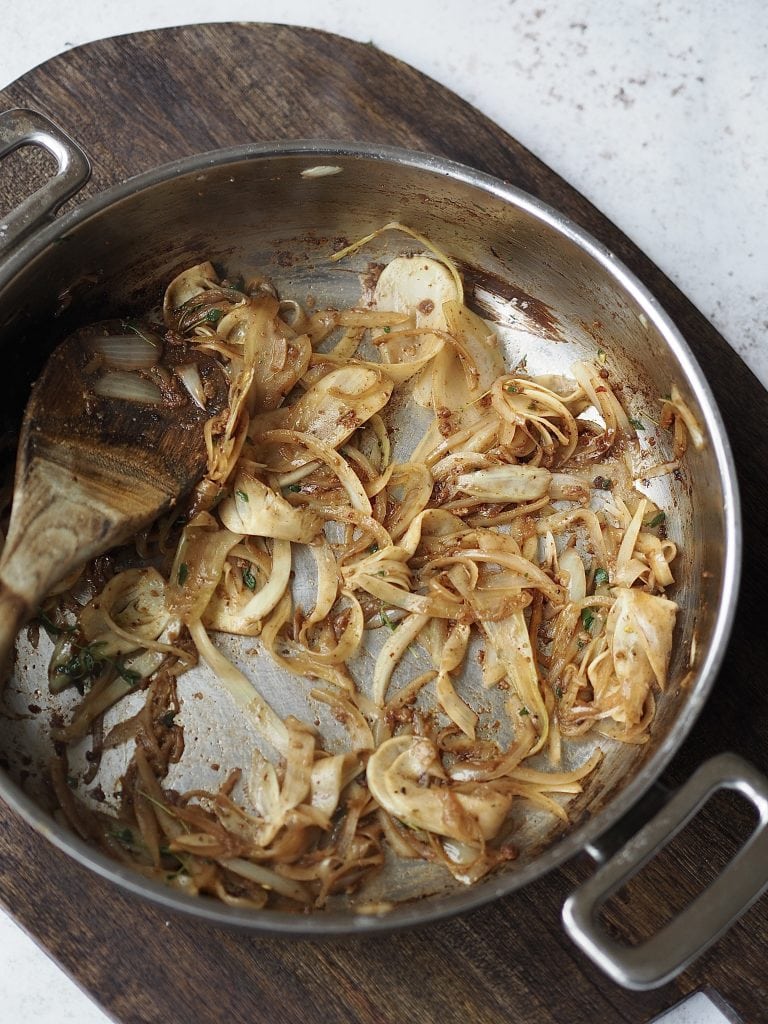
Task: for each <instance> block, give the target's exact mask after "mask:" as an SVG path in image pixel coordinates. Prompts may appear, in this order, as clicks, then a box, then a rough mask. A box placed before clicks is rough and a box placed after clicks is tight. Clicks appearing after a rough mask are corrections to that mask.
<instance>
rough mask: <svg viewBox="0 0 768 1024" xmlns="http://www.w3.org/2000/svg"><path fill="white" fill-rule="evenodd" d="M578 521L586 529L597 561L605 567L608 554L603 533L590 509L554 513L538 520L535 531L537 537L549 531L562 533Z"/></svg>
mask: <svg viewBox="0 0 768 1024" xmlns="http://www.w3.org/2000/svg"><path fill="white" fill-rule="evenodd" d="M578 521H581V522H582V523H584V526H585V527H586V528H587V533H588V534H589V539H590V541H591V542H592V547H593V549H594V554H595V555H596V556H597V559H598V561H599V562H600V564H601V565H606V564H607V561H608V552H607V550H606V547H605V539H604V537H603V531H602V529H601V527H600V521H599V520H598V518H597V516H596V515H595V513H594V512H592V511H591V510H590V509H587V508H576V509H570V510H568V511H565V512H555V513H554V514H553V515H551V516H546V517H545V518H543V519H540V520H539V521H538V523H537V524H536V531H537V533H538V534H539V536H542V535H544V534H545V533H546V532H547V531H548V530H551V531H552V533H562V532H563V531H564V530H566V529H567V528H568V527H569V526H572V525H573V524H574V523H575V522H578Z"/></svg>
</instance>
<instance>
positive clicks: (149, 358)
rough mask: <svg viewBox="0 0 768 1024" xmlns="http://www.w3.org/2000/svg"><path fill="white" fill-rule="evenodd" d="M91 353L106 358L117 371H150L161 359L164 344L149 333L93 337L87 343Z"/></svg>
mask: <svg viewBox="0 0 768 1024" xmlns="http://www.w3.org/2000/svg"><path fill="white" fill-rule="evenodd" d="M85 345H86V347H87V348H88V350H89V351H90V352H94V353H95V354H96V355H100V356H103V357H104V362H105V363H106V364H107V366H113V367H114V368H115V369H117V370H148V369H149V368H150V367H151V366H154V365H155V363H156V362H157V361H158V359H159V358H160V354H161V352H162V342H161V341H160V339H159V338H158V337H157V335H156V334H151V333H150V332H149V331H146V332H143V333H142V334H115V335H111V336H110V337H107V338H104V337H100V336H99V335H93V336H92V337H90V338H88V339H87V340H86V341H85Z"/></svg>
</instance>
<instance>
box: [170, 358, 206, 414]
mask: <svg viewBox="0 0 768 1024" xmlns="http://www.w3.org/2000/svg"><path fill="white" fill-rule="evenodd" d="M176 376H177V377H178V378H179V379H180V380H181V382H182V384H183V385H184V387H185V388H186V389H187V391H188V392H189V393H190V395H191V396H192V401H193V402H194V403H195V405H198V406H199V407H200V408H201V409H204V408H205V392H204V391H203V382H202V380H200V371H199V370H198V368H197V363H184V365H183V366H177V367H176Z"/></svg>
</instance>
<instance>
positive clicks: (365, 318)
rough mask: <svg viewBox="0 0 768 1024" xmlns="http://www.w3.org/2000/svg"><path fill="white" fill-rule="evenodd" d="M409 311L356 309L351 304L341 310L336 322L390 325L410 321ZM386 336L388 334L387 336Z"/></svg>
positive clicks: (359, 325)
mask: <svg viewBox="0 0 768 1024" xmlns="http://www.w3.org/2000/svg"><path fill="white" fill-rule="evenodd" d="M409 319H410V317H409V316H408V314H407V313H394V312H390V311H388V310H377V309H356V308H355V307H354V306H350V307H348V308H347V309H343V310H341V312H340V313H339V315H338V317H337V319H336V322H337V323H338V325H339V327H388V326H393V325H394V326H397V324H405V323H408V320H409ZM385 337H386V336H385Z"/></svg>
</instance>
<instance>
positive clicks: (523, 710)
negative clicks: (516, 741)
mask: <svg viewBox="0 0 768 1024" xmlns="http://www.w3.org/2000/svg"><path fill="white" fill-rule="evenodd" d="M530 713H531V712H530V711H529V710H528V708H527V707H526V706H525V704H523V706H522V707H521V708H520V710H519V712H518V714H519V715H523V716H525V715H530Z"/></svg>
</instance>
